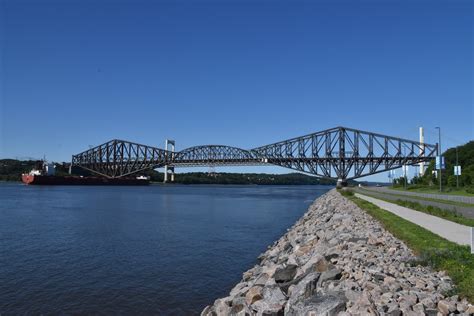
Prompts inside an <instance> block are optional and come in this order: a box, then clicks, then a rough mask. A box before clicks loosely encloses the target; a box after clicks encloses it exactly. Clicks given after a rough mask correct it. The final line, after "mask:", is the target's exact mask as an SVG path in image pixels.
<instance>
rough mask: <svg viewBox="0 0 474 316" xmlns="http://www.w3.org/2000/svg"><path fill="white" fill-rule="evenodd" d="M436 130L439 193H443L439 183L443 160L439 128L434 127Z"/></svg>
mask: <svg viewBox="0 0 474 316" xmlns="http://www.w3.org/2000/svg"><path fill="white" fill-rule="evenodd" d="M435 129H437V130H438V157H439V158H438V159H439V169H438V171H439V192H443V186H442V184H441V183H442V182H441V168H442V167H443V158H441V127H435Z"/></svg>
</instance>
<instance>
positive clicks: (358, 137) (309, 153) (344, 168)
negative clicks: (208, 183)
mask: <svg viewBox="0 0 474 316" xmlns="http://www.w3.org/2000/svg"><path fill="white" fill-rule="evenodd" d="M437 148H438V145H437V144H436V145H431V144H425V143H420V142H417V141H412V140H408V139H402V138H398V137H392V136H386V135H382V134H377V133H371V132H366V131H361V130H357V129H352V128H347V127H336V128H332V129H328V130H324V131H320V132H316V133H312V134H309V135H305V136H301V137H296V138H292V139H288V140H284V141H281V142H277V143H274V144H270V145H265V146H261V147H257V148H253V149H250V150H245V149H241V148H236V147H231V146H224V145H204V146H195V147H190V148H187V149H184V150H182V151H179V152H172V151H167V150H164V149H161V148H156V147H151V146H147V145H141V144H137V143H132V142H128V141H123V140H111V141H109V142H107V143H104V144H102V145H99V146H97V147H94V148H91V149H89V150H86V151H84V152H82V153H80V154H77V155H74V156H72V165H73V166H79V167H81V168H84V169H86V170H89V171H92V172H94V173H96V174H99V175H102V176H105V177H109V178H119V177H125V176H129V175H132V174H135V173H139V172H142V171H144V170H147V169H156V168H160V167H163V166H171V167H190V166H227V165H268V164H269V165H276V166H281V167H285V168H289V169H293V170H297V171H300V172H305V173H309V174H312V175H315V176H319V177H324V178H332V179H338V180H339V181H346V180H350V179H356V178H360V177H364V176H367V175H372V174H376V173H380V172H384V171H388V170H393V169H397V168H400V167H401V166H403V165H415V164H418V163H420V162H427V161H429V160H431V159H433V158H434V157H435V155H436V152H437Z"/></svg>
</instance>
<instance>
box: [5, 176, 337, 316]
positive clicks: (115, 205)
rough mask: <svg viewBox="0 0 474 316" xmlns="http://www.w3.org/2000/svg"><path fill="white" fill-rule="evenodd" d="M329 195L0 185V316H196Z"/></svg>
mask: <svg viewBox="0 0 474 316" xmlns="http://www.w3.org/2000/svg"><path fill="white" fill-rule="evenodd" d="M329 189H330V187H326V186H230V185H228V186H215V185H199V186H198V185H186V186H185V185H167V186H164V185H152V186H149V187H92V186H91V187H80V186H78V187H67V186H24V185H22V184H18V183H13V184H12V183H0V314H25V313H27V314H39V313H42V314H105V315H110V314H114V315H117V314H122V315H129V314H160V315H190V314H198V313H199V312H200V311H201V310H202V308H203V307H204V306H205V305H207V304H210V303H212V302H213V301H214V300H215V299H216V298H218V297H222V296H225V295H227V293H228V292H229V290H230V289H231V288H232V287H233V285H234V284H235V283H237V282H238V281H239V280H240V279H241V276H242V273H243V272H244V271H246V270H247V269H249V268H251V267H252V266H253V265H254V264H255V263H256V258H257V256H258V255H259V254H260V253H262V252H263V251H265V249H266V247H267V246H268V245H270V244H271V243H273V241H275V240H277V239H278V238H280V236H281V235H283V234H284V233H285V231H286V229H287V228H289V227H290V226H292V225H293V223H294V222H295V221H296V220H297V219H298V218H299V217H301V215H302V214H303V213H304V212H305V211H306V209H307V207H308V206H309V205H310V204H311V202H312V201H313V200H314V199H315V198H316V197H318V196H320V195H321V194H323V193H325V192H326V191H328V190H329Z"/></svg>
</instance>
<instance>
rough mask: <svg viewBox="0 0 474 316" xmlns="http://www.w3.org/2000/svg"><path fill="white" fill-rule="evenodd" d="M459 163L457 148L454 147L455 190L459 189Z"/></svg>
mask: <svg viewBox="0 0 474 316" xmlns="http://www.w3.org/2000/svg"><path fill="white" fill-rule="evenodd" d="M458 166H459V162H458V146H456V189H459V170H458V168H459V167H458Z"/></svg>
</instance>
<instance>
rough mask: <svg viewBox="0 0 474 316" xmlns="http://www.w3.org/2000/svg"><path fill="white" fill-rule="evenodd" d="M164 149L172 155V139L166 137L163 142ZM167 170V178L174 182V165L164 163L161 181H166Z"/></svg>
mask: <svg viewBox="0 0 474 316" xmlns="http://www.w3.org/2000/svg"><path fill="white" fill-rule="evenodd" d="M165 150H168V151H171V153H172V155H174V140H169V139H167V140H166V142H165ZM168 171H170V177H169V180H170V181H171V182H174V167H172V166H168V165H165V174H164V178H163V183H166V182H168Z"/></svg>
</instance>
